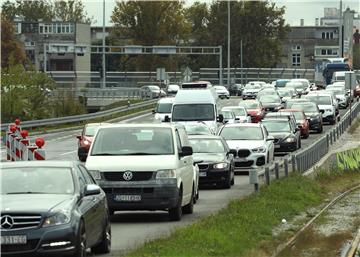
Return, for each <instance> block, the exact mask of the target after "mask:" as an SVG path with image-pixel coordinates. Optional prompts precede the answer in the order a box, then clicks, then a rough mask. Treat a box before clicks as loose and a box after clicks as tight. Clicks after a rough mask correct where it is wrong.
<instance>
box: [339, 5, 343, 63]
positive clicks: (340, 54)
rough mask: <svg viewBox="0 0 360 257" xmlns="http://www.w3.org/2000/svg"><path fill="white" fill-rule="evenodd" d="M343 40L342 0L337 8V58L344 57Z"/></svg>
mask: <svg viewBox="0 0 360 257" xmlns="http://www.w3.org/2000/svg"><path fill="white" fill-rule="evenodd" d="M343 44H344V38H343V17H342V0H340V8H339V57H344V46H343Z"/></svg>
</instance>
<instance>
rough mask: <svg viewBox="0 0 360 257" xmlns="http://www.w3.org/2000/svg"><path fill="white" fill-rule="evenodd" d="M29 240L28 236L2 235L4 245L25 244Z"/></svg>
mask: <svg viewBox="0 0 360 257" xmlns="http://www.w3.org/2000/svg"><path fill="white" fill-rule="evenodd" d="M26 242H27V240H26V236H25V235H21V236H1V244H2V245H25V244H26Z"/></svg>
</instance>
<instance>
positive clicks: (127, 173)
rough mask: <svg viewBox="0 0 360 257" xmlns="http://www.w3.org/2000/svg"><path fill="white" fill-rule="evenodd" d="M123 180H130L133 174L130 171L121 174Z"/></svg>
mask: <svg viewBox="0 0 360 257" xmlns="http://www.w3.org/2000/svg"><path fill="white" fill-rule="evenodd" d="M123 178H124V180H126V181H129V180H132V178H133V173H132V172H131V171H125V172H124V174H123Z"/></svg>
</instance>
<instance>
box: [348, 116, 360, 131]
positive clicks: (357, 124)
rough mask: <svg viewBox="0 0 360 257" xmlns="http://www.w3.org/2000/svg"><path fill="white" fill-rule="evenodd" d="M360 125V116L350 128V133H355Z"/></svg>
mask: <svg viewBox="0 0 360 257" xmlns="http://www.w3.org/2000/svg"><path fill="white" fill-rule="evenodd" d="M359 126H360V118H357V119H356V120H355V121H354V122H353V124H351V126H350V128H349V133H350V134H354V133H355V131H356V129H357V128H358V127H359Z"/></svg>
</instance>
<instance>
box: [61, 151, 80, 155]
mask: <svg viewBox="0 0 360 257" xmlns="http://www.w3.org/2000/svg"><path fill="white" fill-rule="evenodd" d="M76 152H77V150H74V151H71V152H66V153H62V154H60V155H67V154H72V153H76Z"/></svg>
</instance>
